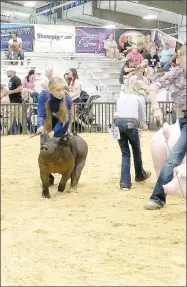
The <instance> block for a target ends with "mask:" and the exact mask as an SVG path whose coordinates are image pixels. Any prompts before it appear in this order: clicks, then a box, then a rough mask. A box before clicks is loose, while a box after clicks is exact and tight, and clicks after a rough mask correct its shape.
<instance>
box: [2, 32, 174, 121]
mask: <svg viewBox="0 0 187 287" xmlns="http://www.w3.org/2000/svg"><path fill="white" fill-rule="evenodd" d="M11 36H12V38H11V39H10V40H9V45H8V52H7V53H6V56H7V59H9V60H12V61H13V62H12V63H13V64H14V65H12V66H10V67H9V69H8V70H7V76H8V78H9V84H8V87H5V86H3V85H1V103H6V104H9V103H15V104H19V103H22V102H23V103H38V99H39V93H38V92H37V89H36V87H35V82H36V72H35V70H34V69H32V70H30V71H29V72H28V75H26V76H25V77H24V78H23V79H20V78H19V77H17V75H16V66H15V65H16V60H17V59H19V58H20V60H23V59H24V52H23V48H22V40H21V38H19V37H18V35H17V33H16V32H12V33H11ZM104 48H105V50H106V57H108V58H110V59H111V60H112V61H113V60H116V61H118V60H120V59H121V58H125V64H124V66H123V68H122V69H121V72H120V78H119V83H120V85H122V88H123V89H125V85H126V84H127V83H128V80H130V77H132V76H134V75H136V76H137V77H138V79H139V80H140V81H142V82H143V83H144V84H145V85H151V84H152V83H154V82H155V81H157V82H158V81H159V80H158V79H161V80H162V79H163V77H164V75H165V74H166V73H168V72H169V71H171V70H172V69H177V68H178V62H177V57H178V54H177V51H176V49H174V48H172V47H171V46H170V44H169V42H166V43H165V46H164V49H163V50H162V51H161V52H160V53H159V52H158V49H157V47H156V45H155V43H154V42H153V41H152V39H151V36H150V35H147V36H146V41H145V42H144V44H142V43H134V42H133V39H132V37H131V35H128V37H125V38H124V39H122V40H121V42H120V48H118V45H117V42H116V40H115V38H114V35H113V33H111V34H109V35H108V36H107V39H106V41H105V42H104ZM21 64H23V63H22V62H21ZM52 77H53V69H51V68H49V69H47V70H46V71H45V77H44V78H43V79H42V82H41V89H43V90H47V89H48V83H49V81H50V79H51V78H52ZM64 79H65V80H66V82H67V89H68V93H69V95H70V97H71V99H72V100H73V102H74V103H78V102H79V101H80V95H81V93H82V92H84V91H82V87H81V84H80V81H79V77H78V74H77V70H76V69H74V68H72V69H70V70H69V71H68V72H67V73H66V74H65V75H64ZM172 92H173V90H172V85H170V86H168V85H167V81H165V87H164V88H163V87H162V89H160V92H159V93H158V98H159V99H162V101H166V99H169V100H170V99H171V96H170V94H171V93H172ZM166 94H167V96H166ZM168 94H169V96H168ZM146 99H147V101H148V102H149V96H148V95H147V97H146ZM75 115H76V111H74V117H75ZM77 121H78V119H77Z"/></svg>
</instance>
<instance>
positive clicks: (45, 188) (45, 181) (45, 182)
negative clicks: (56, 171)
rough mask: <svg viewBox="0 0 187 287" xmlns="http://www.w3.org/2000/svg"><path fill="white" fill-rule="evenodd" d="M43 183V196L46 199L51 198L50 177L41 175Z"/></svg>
mask: <svg viewBox="0 0 187 287" xmlns="http://www.w3.org/2000/svg"><path fill="white" fill-rule="evenodd" d="M40 177H41V181H42V196H43V197H44V198H50V193H49V175H48V174H43V173H40Z"/></svg>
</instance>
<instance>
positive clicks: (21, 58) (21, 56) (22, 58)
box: [18, 51, 24, 60]
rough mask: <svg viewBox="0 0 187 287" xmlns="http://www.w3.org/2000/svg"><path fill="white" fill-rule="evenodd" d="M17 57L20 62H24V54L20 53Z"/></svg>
mask: <svg viewBox="0 0 187 287" xmlns="http://www.w3.org/2000/svg"><path fill="white" fill-rule="evenodd" d="M18 56H19V57H20V60H24V52H23V51H20V52H19V54H18Z"/></svg>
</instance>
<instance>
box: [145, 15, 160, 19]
mask: <svg viewBox="0 0 187 287" xmlns="http://www.w3.org/2000/svg"><path fill="white" fill-rule="evenodd" d="M142 18H143V19H144V20H154V19H157V15H146V16H143V17H142Z"/></svg>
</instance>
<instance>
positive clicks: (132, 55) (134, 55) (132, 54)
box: [126, 45, 143, 65]
mask: <svg viewBox="0 0 187 287" xmlns="http://www.w3.org/2000/svg"><path fill="white" fill-rule="evenodd" d="M130 59H131V60H133V61H135V62H136V64H137V65H140V64H141V62H142V61H143V56H142V55H141V54H140V53H139V52H138V48H137V46H136V45H133V46H132V51H131V52H129V53H128V54H127V56H126V61H128V60H130Z"/></svg>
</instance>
